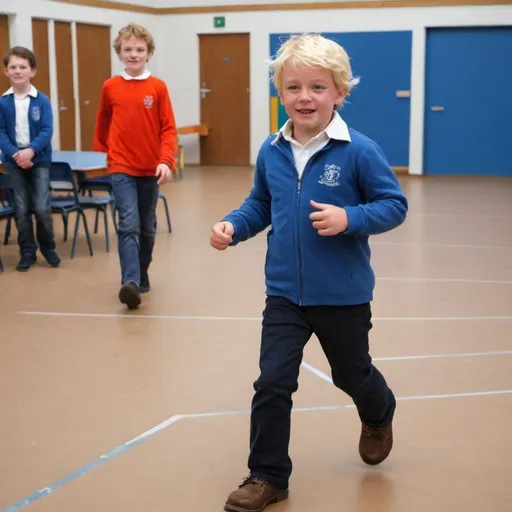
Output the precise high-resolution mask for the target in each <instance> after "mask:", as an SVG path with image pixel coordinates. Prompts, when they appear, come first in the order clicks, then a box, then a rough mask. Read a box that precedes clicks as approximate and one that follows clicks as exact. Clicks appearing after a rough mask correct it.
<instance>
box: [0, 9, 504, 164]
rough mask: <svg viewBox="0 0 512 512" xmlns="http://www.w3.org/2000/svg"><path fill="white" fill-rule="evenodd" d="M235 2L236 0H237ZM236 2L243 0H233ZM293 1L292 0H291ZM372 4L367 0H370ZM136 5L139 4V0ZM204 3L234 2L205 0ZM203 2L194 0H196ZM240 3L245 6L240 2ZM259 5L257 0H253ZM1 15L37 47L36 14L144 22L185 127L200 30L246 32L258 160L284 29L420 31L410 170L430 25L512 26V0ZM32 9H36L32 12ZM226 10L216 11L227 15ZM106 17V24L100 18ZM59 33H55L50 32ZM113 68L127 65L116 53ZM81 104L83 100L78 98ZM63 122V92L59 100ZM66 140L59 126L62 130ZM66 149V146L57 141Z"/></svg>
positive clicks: (419, 153) (419, 154)
mask: <svg viewBox="0 0 512 512" xmlns="http://www.w3.org/2000/svg"><path fill="white" fill-rule="evenodd" d="M180 1H181V0H174V1H173V2H172V1H168V2H167V1H166V2H163V1H158V2H157V1H156V0H154V5H158V6H163V4H164V3H166V4H168V5H171V4H172V5H174V6H176V5H178V2H180ZM230 1H231V0H230ZM232 1H233V2H234V1H235V0H232ZM284 1H286V0H284ZM362 1H364V0H362ZM134 3H135V1H134ZM196 3H197V4H203V5H206V4H209V5H212V4H214V3H218V4H221V3H226V2H223V1H221V0H218V2H215V1H214V0H198V2H196ZM196 3H192V4H193V5H196ZM236 3H241V2H240V0H237V2H236ZM251 3H256V0H254V2H253V0H251ZM0 13H4V14H10V15H12V18H11V44H13V45H14V44H19V45H23V46H27V47H29V48H31V47H32V26H31V17H36V18H47V19H48V18H50V19H54V20H62V21H75V22H82V23H95V24H100V23H101V24H105V25H111V27H112V35H113V36H114V34H115V33H116V32H117V31H118V30H119V28H121V27H122V26H123V25H125V24H127V23H130V22H133V21H135V22H137V23H141V24H143V25H145V26H147V27H148V29H149V30H150V31H151V32H152V33H153V35H154V37H155V42H156V54H155V57H154V59H153V60H152V62H151V63H150V66H149V67H150V69H151V70H152V71H153V72H154V73H155V74H156V75H157V76H159V77H161V78H162V79H163V80H165V81H166V82H167V84H168V87H169V90H170V93H171V97H172V101H173V106H174V109H175V113H176V120H177V122H178V124H179V125H188V124H197V123H199V122H200V98H199V62H198V56H199V40H198V37H197V35H198V34H208V33H222V32H225V33H229V32H242V33H250V36H251V50H250V60H251V66H250V70H251V127H250V129H251V162H252V163H254V162H255V160H256V155H257V152H258V149H259V147H260V144H261V142H262V141H263V140H264V139H265V137H266V136H267V135H268V131H269V126H270V119H269V115H270V114H269V87H268V72H267V69H266V67H265V61H266V60H267V59H268V56H269V39H270V38H269V35H270V34H271V33H280V32H303V31H311V32H315V31H316V32H323V31H325V32H358V31H371V30H376V31H378V30H412V32H413V49H412V54H413V63H412V84H411V90H412V97H411V127H410V128H411V129H410V158H409V167H410V173H412V174H422V171H423V169H422V163H423V120H424V104H423V102H424V92H425V91H424V80H425V76H424V69H425V35H426V28H427V27H436V26H472V25H502V24H506V23H507V22H508V23H509V24H512V5H508V6H481V7H476V6H475V7H435V8H434V7H431V8H389V9H386V8H378V9H341V10H307V11H267V12H259V11H255V12H247V13H226V14H225V15H226V28H225V29H220V30H219V29H214V28H213V16H214V14H194V15H149V14H140V13H132V12H128V11H121V10H119V11H116V10H111V9H98V8H94V7H83V6H77V5H71V4H66V3H60V2H55V1H52V0H1V1H0ZM29 13H30V14H29ZM219 14H222V13H216V15H219ZM100 20H101V21H100ZM50 35H51V34H50ZM50 49H51V50H52V51H51V52H50V70H51V77H50V78H51V82H52V87H54V88H55V87H56V77H55V58H54V53H53V48H52V45H51V44H50ZM111 58H112V68H113V69H112V72H113V74H114V73H118V72H119V71H121V70H122V66H121V63H120V62H119V59H118V58H117V55H116V54H115V52H114V51H113V50H112V55H111ZM77 101H78V99H77ZM52 102H53V106H54V112H55V117H56V119H57V120H58V115H57V112H58V111H57V105H58V96H57V95H55V97H53V98H52ZM56 131H57V136H56V139H57V140H58V126H57V127H56ZM182 143H183V145H184V146H185V155H186V161H187V162H188V163H197V162H199V139H198V137H197V136H193V135H189V136H186V137H183V139H182ZM55 147H56V149H58V143H57V144H56V146H55Z"/></svg>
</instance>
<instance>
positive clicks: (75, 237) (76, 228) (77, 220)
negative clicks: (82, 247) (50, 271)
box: [71, 212, 80, 259]
mask: <svg viewBox="0 0 512 512" xmlns="http://www.w3.org/2000/svg"><path fill="white" fill-rule="evenodd" d="M79 224H80V212H76V220H75V229H74V230H73V242H72V243H71V259H73V258H74V257H75V249H76V239H77V237H78V226H79Z"/></svg>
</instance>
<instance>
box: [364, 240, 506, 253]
mask: <svg viewBox="0 0 512 512" xmlns="http://www.w3.org/2000/svg"><path fill="white" fill-rule="evenodd" d="M370 245H396V246H400V247H437V248H440V249H492V250H495V249H498V250H499V249H504V250H507V251H512V245H476V244H435V243H434V244H422V243H414V242H387V241H378V240H371V241H370Z"/></svg>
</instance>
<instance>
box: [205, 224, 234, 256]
mask: <svg viewBox="0 0 512 512" xmlns="http://www.w3.org/2000/svg"><path fill="white" fill-rule="evenodd" d="M234 234H235V227H234V226H233V224H231V222H217V224H215V226H213V228H212V232H211V234H210V245H211V246H212V247H213V248H215V249H217V250H219V251H223V250H224V249H227V248H228V247H229V244H230V243H231V242H232V241H233V235H234Z"/></svg>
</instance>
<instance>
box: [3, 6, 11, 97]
mask: <svg viewBox="0 0 512 512" xmlns="http://www.w3.org/2000/svg"><path fill="white" fill-rule="evenodd" d="M9 47H10V46H9V18H8V16H6V15H5V14H1V15H0V53H1V55H2V73H0V95H1V94H3V93H4V92H5V91H7V89H9V87H10V86H11V84H10V82H9V80H8V78H7V77H6V76H5V73H4V72H3V69H4V63H3V57H4V55H5V53H6V52H8V51H9Z"/></svg>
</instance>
